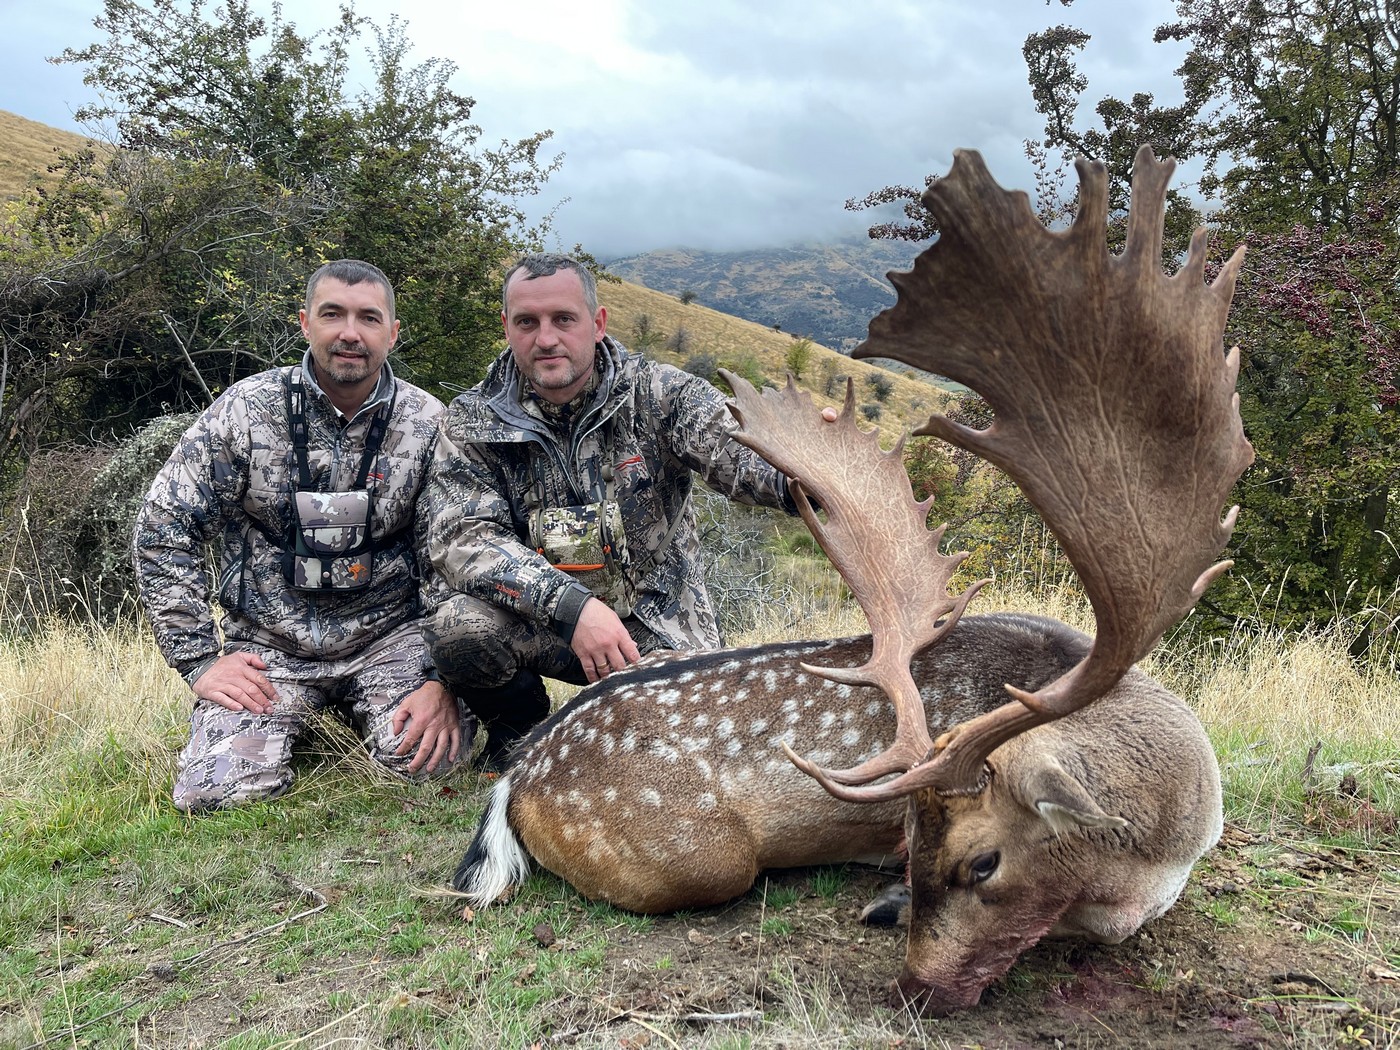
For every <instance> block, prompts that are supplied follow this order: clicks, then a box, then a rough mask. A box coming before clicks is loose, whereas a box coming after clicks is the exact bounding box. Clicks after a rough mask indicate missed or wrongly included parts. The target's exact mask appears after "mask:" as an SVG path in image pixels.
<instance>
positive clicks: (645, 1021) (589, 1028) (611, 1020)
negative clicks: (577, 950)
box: [540, 1003, 763, 1046]
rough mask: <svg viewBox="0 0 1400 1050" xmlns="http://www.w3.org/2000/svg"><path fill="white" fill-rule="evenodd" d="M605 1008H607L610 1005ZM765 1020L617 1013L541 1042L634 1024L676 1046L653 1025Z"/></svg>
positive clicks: (742, 1013)
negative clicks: (621, 1023) (622, 1023)
mask: <svg viewBox="0 0 1400 1050" xmlns="http://www.w3.org/2000/svg"><path fill="white" fill-rule="evenodd" d="M601 1005H607V1004H606V1003H604V1004H601ZM761 1020H763V1011H762V1010H736V1011H734V1012H733V1013H725V1014H712V1013H706V1012H704V1011H696V1012H694V1013H688V1014H658V1013H651V1012H649V1011H646V1010H617V1011H615V1012H614V1013H612V1014H609V1015H608V1016H607V1017H605V1018H603V1019H602V1020H601V1021H598V1022H597V1023H596V1024H591V1025H583V1026H578V1027H575V1028H570V1029H569V1030H568V1031H566V1032H555V1033H554V1034H553V1035H551V1036H546V1037H545V1038H544V1039H542V1040H540V1042H541V1043H564V1042H568V1041H569V1040H571V1039H576V1038H578V1037H579V1036H581V1035H585V1034H586V1033H588V1032H596V1031H597V1030H598V1029H600V1028H607V1027H608V1026H609V1025H613V1024H617V1023H618V1022H619V1021H631V1022H633V1023H634V1024H638V1025H641V1026H642V1027H643V1028H645V1029H646V1030H647V1031H649V1032H652V1033H654V1034H655V1035H658V1036H660V1037H661V1038H662V1039H664V1040H666V1042H668V1043H670V1044H671V1045H672V1046H677V1043H676V1042H675V1041H674V1040H673V1039H672V1038H671V1037H670V1036H668V1035H667V1034H666V1033H665V1032H662V1031H659V1030H658V1029H657V1028H655V1027H654V1026H653V1025H652V1024H651V1023H650V1022H659V1023H663V1022H671V1023H675V1022H682V1023H686V1024H725V1023H727V1022H732V1021H761Z"/></svg>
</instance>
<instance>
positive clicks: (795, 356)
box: [783, 339, 812, 379]
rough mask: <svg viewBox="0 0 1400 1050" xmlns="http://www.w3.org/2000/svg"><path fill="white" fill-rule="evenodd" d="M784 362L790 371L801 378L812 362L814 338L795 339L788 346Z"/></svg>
mask: <svg viewBox="0 0 1400 1050" xmlns="http://www.w3.org/2000/svg"><path fill="white" fill-rule="evenodd" d="M783 363H784V364H785V365H787V370H788V371H789V372H791V373H792V374H793V375H795V376H796V377H797V378H798V379H801V378H802V374H803V373H804V372H806V371H807V368H808V366H809V365H811V363H812V340H810V339H794V340H793V341H792V345H791V346H790V347H788V350H787V354H786V355H785V356H784V358H783Z"/></svg>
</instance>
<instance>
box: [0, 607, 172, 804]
mask: <svg viewBox="0 0 1400 1050" xmlns="http://www.w3.org/2000/svg"><path fill="white" fill-rule="evenodd" d="M188 710H189V700H188V692H187V690H186V689H185V684H184V682H182V681H181V680H180V677H179V676H178V675H177V674H175V672H174V671H172V670H171V669H170V668H169V667H167V666H166V664H165V661H164V660H163V659H162V658H161V656H160V653H159V651H157V649H156V647H155V643H154V642H153V640H152V639H151V637H150V633H149V632H148V631H146V630H145V629H144V628H139V627H136V626H134V625H133V624H131V623H126V624H121V625H118V626H115V627H99V626H93V625H86V626H84V625H78V624H74V623H66V622H61V621H55V622H53V623H52V624H51V625H50V626H49V627H48V629H47V630H44V631H43V632H41V633H39V634H37V635H34V636H29V637H22V638H5V639H0V794H15V795H19V794H22V793H24V792H26V791H28V790H30V788H32V787H34V786H38V785H43V784H51V783H53V782H54V780H55V779H56V778H58V777H59V776H60V775H61V774H63V773H65V772H66V771H67V770H69V769H70V768H71V767H72V765H73V764H74V763H75V761H77V760H79V759H81V758H82V757H83V756H93V755H98V754H101V753H102V752H103V750H104V748H107V747H110V746H112V745H116V746H117V747H119V748H121V749H122V750H123V751H126V752H128V753H130V754H135V755H161V754H164V753H167V752H168V751H169V746H170V741H172V740H174V739H178V738H179V736H180V734H181V732H182V730H181V729H180V728H179V727H180V726H181V725H182V724H183V722H184V720H185V718H186V713H187V712H188ZM161 772H163V771H161Z"/></svg>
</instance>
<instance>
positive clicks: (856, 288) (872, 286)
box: [607, 239, 921, 353]
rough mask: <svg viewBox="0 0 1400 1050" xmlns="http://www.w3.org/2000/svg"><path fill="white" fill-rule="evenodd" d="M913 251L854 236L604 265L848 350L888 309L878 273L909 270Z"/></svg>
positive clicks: (886, 289)
mask: <svg viewBox="0 0 1400 1050" xmlns="http://www.w3.org/2000/svg"><path fill="white" fill-rule="evenodd" d="M920 247H921V246H920V245H916V244H911V243H909V242H907V241H872V240H865V239H862V240H858V241H839V242H836V243H832V244H809V245H803V246H801V247H793V248H773V249H759V250H753V251H743V252H703V251H694V250H691V249H688V248H676V249H667V250H663V251H654V252H646V253H644V254H642V255H633V256H629V257H627V258H625V259H617V260H614V261H612V262H609V263H608V264H607V266H608V270H609V271H610V272H612V273H615V274H617V275H618V276H619V277H622V278H624V279H625V280H628V281H633V282H635V283H637V284H641V285H644V286H646V287H647V288H653V289H655V290H656V291H659V292H667V293H669V294H671V295H680V294H681V293H682V292H692V293H694V295H695V300H696V302H700V303H704V304H705V305H706V306H709V307H713V308H714V309H716V310H719V311H721V312H723V313H726V314H732V315H734V316H735V317H742V318H744V319H746V320H749V321H753V322H756V323H757V324H760V325H763V326H764V327H767V328H773V327H775V326H776V327H778V328H780V329H781V330H782V331H784V332H789V333H791V334H793V335H805V336H807V337H809V338H810V339H812V340H814V341H815V342H818V343H821V344H822V345H823V346H827V347H830V348H832V349H834V350H839V351H841V352H842V353H849V352H850V350H851V348H852V347H854V346H855V345H856V344H857V343H859V342H860V341H861V340H862V339H864V338H865V328H866V325H867V324H869V323H870V319H871V318H872V317H874V316H875V315H876V314H877V313H879V312H880V311H881V310H883V309H885V308H886V307H888V306H893V305H894V289H893V288H892V287H891V286H890V282H889V281H888V280H887V279H886V277H885V274H887V273H888V272H889V271H891V270H907V269H909V268H910V266H911V265H912V263H913V260H914V257H915V256H916V255H917V254H918V253H919V250H920Z"/></svg>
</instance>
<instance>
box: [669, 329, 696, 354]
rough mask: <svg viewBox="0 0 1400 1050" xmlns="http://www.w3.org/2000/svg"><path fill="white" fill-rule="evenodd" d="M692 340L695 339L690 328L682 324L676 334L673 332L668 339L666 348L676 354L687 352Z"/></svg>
mask: <svg viewBox="0 0 1400 1050" xmlns="http://www.w3.org/2000/svg"><path fill="white" fill-rule="evenodd" d="M692 342H694V340H693V339H692V337H691V334H690V331H689V329H687V328H686V327H685V325H681V326H680V327H679V328H677V329H676V331H675V332H674V334H672V336H671V338H670V339H668V340H666V349H667V350H670V351H671V352H672V353H675V354H685V353H688V352H689V351H690V346H691V343H692Z"/></svg>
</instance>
